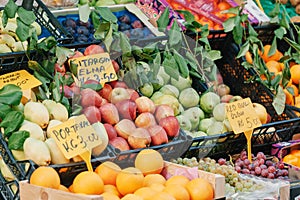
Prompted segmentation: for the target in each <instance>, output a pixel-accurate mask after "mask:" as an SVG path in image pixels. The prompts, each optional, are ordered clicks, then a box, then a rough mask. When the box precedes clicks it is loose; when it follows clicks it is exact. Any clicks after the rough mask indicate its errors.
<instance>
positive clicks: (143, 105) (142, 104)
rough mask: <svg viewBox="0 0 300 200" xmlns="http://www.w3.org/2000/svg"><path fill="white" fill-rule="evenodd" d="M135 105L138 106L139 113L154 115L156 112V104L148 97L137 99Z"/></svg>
mask: <svg viewBox="0 0 300 200" xmlns="http://www.w3.org/2000/svg"><path fill="white" fill-rule="evenodd" d="M135 103H136V105H137V110H138V112H139V113H144V112H150V113H152V114H153V113H154V112H155V108H156V106H155V104H154V102H153V101H152V100H151V99H150V98H148V97H146V96H141V97H139V98H137V99H136V100H135Z"/></svg>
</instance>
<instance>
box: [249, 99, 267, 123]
mask: <svg viewBox="0 0 300 200" xmlns="http://www.w3.org/2000/svg"><path fill="white" fill-rule="evenodd" d="M252 105H253V108H254V110H255V112H256V114H257V116H258V118H259V120H260V122H261V123H262V124H265V123H267V120H268V112H267V110H266V108H265V107H264V106H263V105H262V104H260V103H252Z"/></svg>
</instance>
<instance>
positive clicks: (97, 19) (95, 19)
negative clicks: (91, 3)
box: [90, 11, 101, 30]
mask: <svg viewBox="0 0 300 200" xmlns="http://www.w3.org/2000/svg"><path fill="white" fill-rule="evenodd" d="M90 15H91V20H92V24H93V25H94V28H95V30H97V29H98V27H99V25H100V24H101V22H100V17H99V15H98V14H97V13H96V12H95V11H92V12H91V14H90Z"/></svg>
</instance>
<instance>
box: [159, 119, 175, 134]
mask: <svg viewBox="0 0 300 200" xmlns="http://www.w3.org/2000/svg"><path fill="white" fill-rule="evenodd" d="M159 125H160V126H162V127H163V128H164V129H165V131H166V132H167V134H168V136H169V137H176V136H178V135H179V129H180V126H179V122H178V120H177V118H176V117H175V116H169V117H165V118H163V119H161V120H160V121H159Z"/></svg>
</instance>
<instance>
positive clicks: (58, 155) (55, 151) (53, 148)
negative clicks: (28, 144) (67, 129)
mask: <svg viewBox="0 0 300 200" xmlns="http://www.w3.org/2000/svg"><path fill="white" fill-rule="evenodd" d="M45 143H46V145H47V147H48V149H49V151H50V155H51V163H52V164H66V163H69V162H70V160H69V159H67V158H66V157H65V156H64V154H63V152H62V151H61V150H60V149H59V147H58V146H57V144H56V142H55V140H54V138H48V139H46V141H45Z"/></svg>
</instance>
